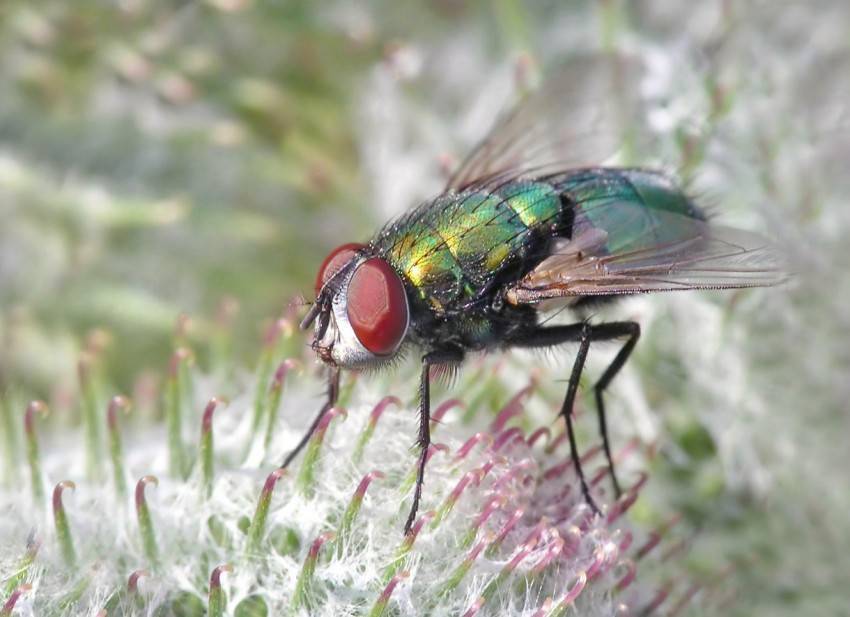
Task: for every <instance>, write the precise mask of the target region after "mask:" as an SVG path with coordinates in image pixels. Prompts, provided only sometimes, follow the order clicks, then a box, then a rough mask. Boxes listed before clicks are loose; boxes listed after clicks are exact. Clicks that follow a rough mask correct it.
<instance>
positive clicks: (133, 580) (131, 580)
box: [127, 570, 148, 594]
mask: <svg viewBox="0 0 850 617" xmlns="http://www.w3.org/2000/svg"><path fill="white" fill-rule="evenodd" d="M147 575H148V571H147V570H134V571H133V572H131V573H130V576H129V577H127V592H128V593H131V594H134V593H137V592H138V591H139V579H140V578H142V577H143V576H147Z"/></svg>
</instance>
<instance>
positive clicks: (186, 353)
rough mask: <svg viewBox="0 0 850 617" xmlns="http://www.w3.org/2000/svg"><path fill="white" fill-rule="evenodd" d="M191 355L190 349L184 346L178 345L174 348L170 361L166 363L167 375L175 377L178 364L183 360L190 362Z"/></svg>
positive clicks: (178, 367)
mask: <svg viewBox="0 0 850 617" xmlns="http://www.w3.org/2000/svg"><path fill="white" fill-rule="evenodd" d="M193 357H194V356H193V355H192V350H190V349H188V348H186V347H178V348H177V349H175V350H174V353H173V354H172V355H171V362H170V363H169V365H168V375H169V376H170V377H171V378H176V377H177V372H178V371H179V370H180V365H181V364H183V363H184V362H186V363H187V364H191V362H192V359H193Z"/></svg>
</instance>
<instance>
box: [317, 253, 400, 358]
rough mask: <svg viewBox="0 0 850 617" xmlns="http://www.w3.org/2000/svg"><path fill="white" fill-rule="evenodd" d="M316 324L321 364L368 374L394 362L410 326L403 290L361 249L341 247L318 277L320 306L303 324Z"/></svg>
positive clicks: (393, 274) (378, 261)
mask: <svg viewBox="0 0 850 617" xmlns="http://www.w3.org/2000/svg"><path fill="white" fill-rule="evenodd" d="M311 323H314V324H315V325H314V330H313V342H312V347H313V350H314V351H315V352H316V353H317V354H318V356H319V358H321V359H322V361H323V362H325V363H326V364H328V365H330V366H338V367H341V368H365V367H368V366H375V365H378V364H381V363H383V362H386V361H387V360H389V359H391V358H392V357H393V356H395V354H396V353H397V352H398V349H399V347H401V344H402V341H403V340H404V338H405V335H406V334H407V329H408V326H409V325H410V310H409V307H408V303H407V293H406V292H405V289H404V284H403V283H402V281H401V278H400V277H399V275H398V274H397V273H396V271H395V270H394V269H393V268H392V266H390V264H389V263H388V262H387V261H386V260H384V259H382V258H380V257H375V256H373V255H370V252H369V247H368V246H366V245H363V244H343V245H342V246H340V247H337V248H336V249H335V250H334V251H332V252H331V253H330V255H328V256H327V257H326V258H325V261H324V262H323V263H322V265H321V267H320V268H319V273H318V275H317V276H316V302H315V304H313V306H312V307H311V309H310V312H309V313H307V316H306V317H305V318H304V320H303V321H302V322H301V327H302V329H305V328H308V327H309V326H310V324H311Z"/></svg>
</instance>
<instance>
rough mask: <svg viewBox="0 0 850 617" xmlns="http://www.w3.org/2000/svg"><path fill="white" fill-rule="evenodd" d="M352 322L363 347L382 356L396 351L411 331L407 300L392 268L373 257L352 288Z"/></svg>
mask: <svg viewBox="0 0 850 617" xmlns="http://www.w3.org/2000/svg"><path fill="white" fill-rule="evenodd" d="M347 310H348V322H349V323H350V324H351V328H352V329H353V330H354V334H355V335H356V336H357V338H358V339H359V340H360V342H361V343H362V344H363V346H364V347H365V348H366V349H368V350H369V351H371V352H372V353H374V354H377V355H379V356H381V355H387V354H390V353H392V352H393V351H395V349H396V347H398V345H399V343H401V339H403V338H404V334H405V332H406V331H407V318H408V315H407V296H406V294H405V292H404V285H403V284H402V282H401V279H400V278H399V276H398V274H396V272H395V270H393V269H392V266H390V264H388V263H387V262H386V261H384V260H383V259H380V258H378V257H373V258H372V259H367V260H366V261H364V262H363V263H362V264H360V265H359V266H358V267H357V270H355V271H354V275H353V276H352V277H351V282H349V284H348V309H347Z"/></svg>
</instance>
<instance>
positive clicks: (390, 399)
mask: <svg viewBox="0 0 850 617" xmlns="http://www.w3.org/2000/svg"><path fill="white" fill-rule="evenodd" d="M390 405H394V406H396V407H401V399H399V398H398V397H397V396H385V397H384V398H382V399H381V400H380V401H378V404H377V405H375V407H373V408H372V413H370V414H369V424H371V425H372V426H373V427H374V426H375V425H376V424H378V420H380V419H381V416H382V415H383V414H384V411H386V410H387V407H389V406H390Z"/></svg>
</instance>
